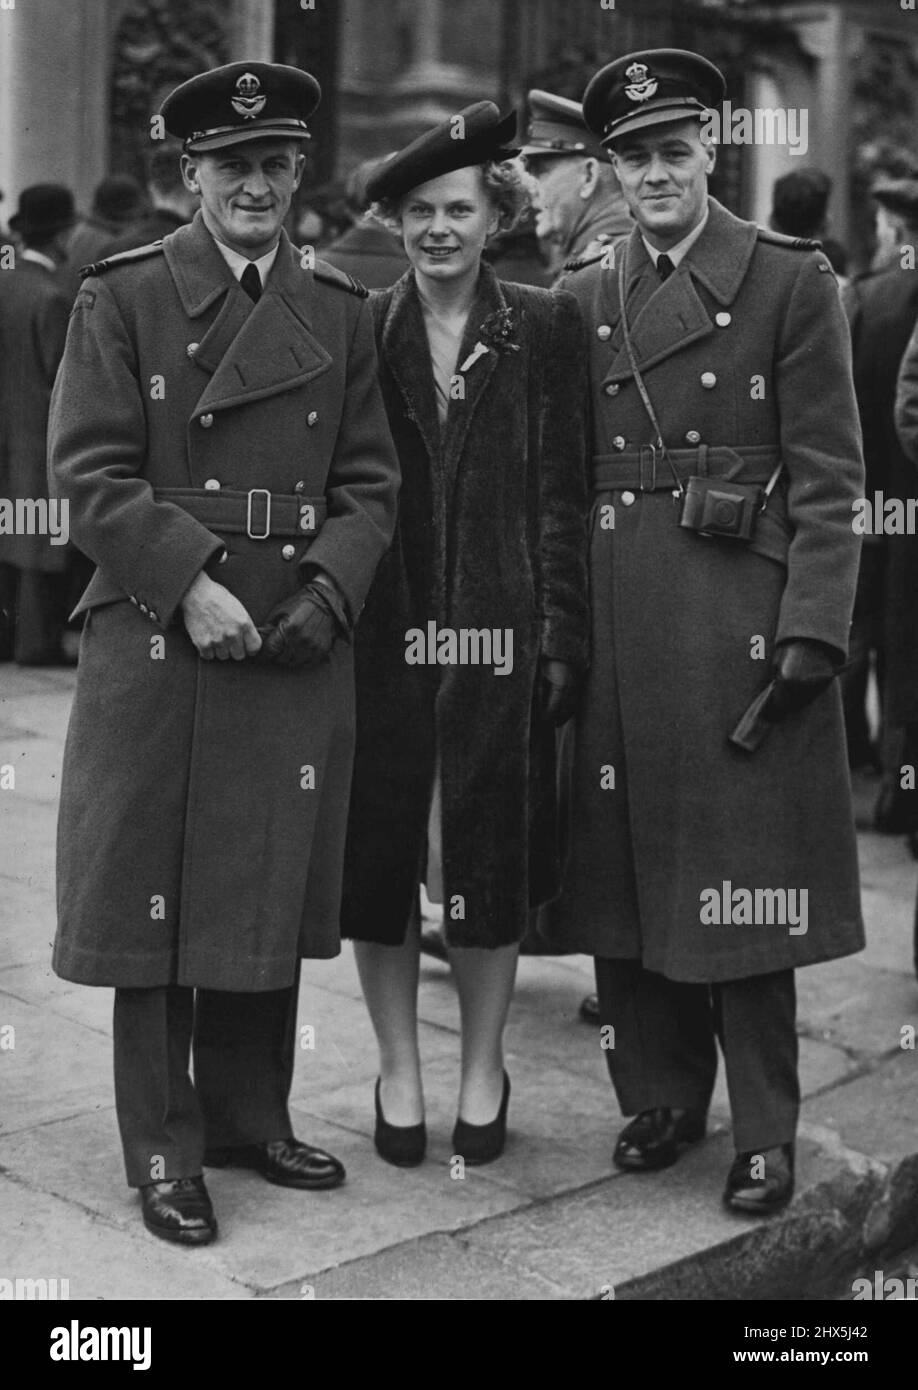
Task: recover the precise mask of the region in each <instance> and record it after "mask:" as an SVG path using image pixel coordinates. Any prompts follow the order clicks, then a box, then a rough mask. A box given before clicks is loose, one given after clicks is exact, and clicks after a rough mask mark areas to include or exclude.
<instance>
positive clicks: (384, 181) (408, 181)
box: [367, 101, 519, 202]
mask: <svg viewBox="0 0 918 1390" xmlns="http://www.w3.org/2000/svg"><path fill="white" fill-rule="evenodd" d="M515 134H516V112H515V111H510V112H508V114H507V115H506V116H502V115H501V114H500V111H499V110H498V109H497V107H496V106H495V105H494V103H493V101H477V102H475V103H474V105H472V106H467V107H466V108H465V110H464V111H459V112H457V113H456V115H455V116H450V117H448V118H447V120H445V121H441V122H440V124H439V125H436V126H434V128H433V130H427V131H425V132H424V134H423V135H419V136H418V138H417V139H416V140H412V142H411V144H410V145H406V146H405V148H404V149H403V150H399V151H398V152H397V153H396V154H393V155H391V156H390V157H389V158H388V159H387V160H386V161H385V163H384V164H382V165H381V166H380V168H379V169H377V170H376V172H375V173H374V174H373V175H372V177H371V178H370V180H369V182H368V183H367V197H368V198H369V199H370V200H371V202H379V200H380V199H382V198H400V197H401V196H402V194H403V193H407V192H409V191H410V189H412V188H418V187H419V186H420V185H421V184H422V183H427V182H428V181H429V180H430V179H435V178H439V176H440V175H441V174H450V173H452V171H453V170H454V169H468V168H470V167H472V166H473V165H478V164H486V163H487V162H488V161H489V160H492V159H496V160H501V159H513V157H514V156H515V155H518V154H519V149H518V148H516V147H514V148H510V145H509V142H510V141H511V140H513V138H514V136H515Z"/></svg>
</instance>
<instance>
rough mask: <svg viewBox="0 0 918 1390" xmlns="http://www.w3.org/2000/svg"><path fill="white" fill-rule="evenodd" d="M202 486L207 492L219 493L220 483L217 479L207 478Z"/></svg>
mask: <svg viewBox="0 0 918 1390" xmlns="http://www.w3.org/2000/svg"><path fill="white" fill-rule="evenodd" d="M204 486H205V487H206V489H207V491H208V492H219V491H220V483H219V480H218V479H217V478H207V479H206V481H205V483H204Z"/></svg>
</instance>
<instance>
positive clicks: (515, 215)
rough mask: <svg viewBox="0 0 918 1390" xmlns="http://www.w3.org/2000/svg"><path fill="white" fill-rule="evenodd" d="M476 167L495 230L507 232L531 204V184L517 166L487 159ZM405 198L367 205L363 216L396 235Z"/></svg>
mask: <svg viewBox="0 0 918 1390" xmlns="http://www.w3.org/2000/svg"><path fill="white" fill-rule="evenodd" d="M476 167H477V168H478V169H479V170H480V171H481V179H482V183H483V185H484V189H485V192H486V193H487V194H488V196H489V197H490V199H491V201H492V202H493V204H494V206H495V208H496V209H497V217H498V222H497V230H498V232H507V231H509V230H510V228H511V227H515V226H516V224H517V222H518V221H519V220H520V218H521V217H522V215H523V213H524V212H525V211H526V209H527V208H528V207H529V205H530V202H531V201H532V198H531V183H530V182H529V180H528V178H527V176H526V175H525V174H524V173H523V172H522V170H521V169H520V167H519V165H517V164H514V162H513V161H512V160H509V159H501V160H497V159H489V160H488V162H487V163H486V164H479V165H477V166H476ZM407 196H408V194H407V193H403V194H401V196H400V197H398V198H380V199H379V201H378V202H375V203H371V204H370V207H369V208H368V210H367V214H366V215H367V217H372V218H373V219H374V220H375V221H376V222H381V223H382V225H383V226H384V227H387V228H388V229H389V231H390V232H395V233H396V234H398V233H399V232H400V231H401V227H402V220H401V217H400V215H399V207H400V206H401V203H402V201H403V200H404V199H405V198H406V197H407Z"/></svg>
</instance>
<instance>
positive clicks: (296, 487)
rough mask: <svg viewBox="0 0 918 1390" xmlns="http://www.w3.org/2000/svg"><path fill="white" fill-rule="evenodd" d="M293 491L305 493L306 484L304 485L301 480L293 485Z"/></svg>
mask: <svg viewBox="0 0 918 1390" xmlns="http://www.w3.org/2000/svg"><path fill="white" fill-rule="evenodd" d="M293 491H294V492H305V491H306V484H305V483H304V482H303V481H302V480H301V481H300V482H298V483H294V484H293Z"/></svg>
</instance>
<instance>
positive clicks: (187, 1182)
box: [140, 1176, 217, 1245]
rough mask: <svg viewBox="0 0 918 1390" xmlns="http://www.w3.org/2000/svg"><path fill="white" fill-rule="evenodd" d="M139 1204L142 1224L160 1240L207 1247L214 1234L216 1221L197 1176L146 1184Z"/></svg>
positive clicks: (205, 1191) (202, 1183) (142, 1189)
mask: <svg viewBox="0 0 918 1390" xmlns="http://www.w3.org/2000/svg"><path fill="white" fill-rule="evenodd" d="M140 1205H141V1210H142V1212H143V1224H144V1225H145V1226H146V1228H147V1230H148V1231H152V1233H153V1235H155V1236H159V1238H160V1240H171V1241H175V1243H176V1244H178V1245H209V1244H210V1242H211V1241H212V1240H213V1238H214V1236H215V1235H216V1234H217V1218H216V1217H215V1216H214V1209H213V1207H212V1206H211V1204H210V1198H209V1197H208V1195H207V1188H206V1187H205V1186H204V1179H203V1178H202V1177H200V1176H198V1177H195V1178H173V1179H171V1180H170V1181H168V1182H151V1183H146V1184H145V1185H144V1186H143V1187H142V1188H141V1189H140Z"/></svg>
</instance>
